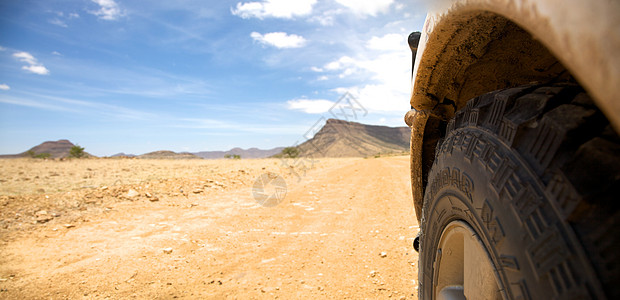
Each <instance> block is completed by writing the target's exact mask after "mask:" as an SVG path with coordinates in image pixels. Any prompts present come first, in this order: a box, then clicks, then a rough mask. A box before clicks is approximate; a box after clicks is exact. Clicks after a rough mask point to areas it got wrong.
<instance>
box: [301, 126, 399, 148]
mask: <svg viewBox="0 0 620 300" xmlns="http://www.w3.org/2000/svg"><path fill="white" fill-rule="evenodd" d="M410 136H411V130H410V129H409V128H408V127H387V126H377V125H366V124H361V123H356V122H347V121H344V120H336V119H329V120H327V122H326V123H325V125H324V126H323V128H321V130H319V132H317V133H316V134H315V135H314V137H313V138H311V139H309V140H307V141H306V142H304V143H302V144H301V145H299V146H298V148H299V150H300V154H301V156H312V157H366V156H372V155H377V154H393V153H402V152H408V151H409V139H410Z"/></svg>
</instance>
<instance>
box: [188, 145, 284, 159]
mask: <svg viewBox="0 0 620 300" xmlns="http://www.w3.org/2000/svg"><path fill="white" fill-rule="evenodd" d="M282 149H284V147H278V148H273V149H268V150H261V149H258V148H250V149H247V150H245V149H241V148H232V149H230V150H228V151H201V152H195V153H193V154H194V155H196V156H200V157H202V158H207V159H218V158H224V156H225V155H239V156H241V158H265V157H270V156H273V155H275V154H278V153H280V152H282Z"/></svg>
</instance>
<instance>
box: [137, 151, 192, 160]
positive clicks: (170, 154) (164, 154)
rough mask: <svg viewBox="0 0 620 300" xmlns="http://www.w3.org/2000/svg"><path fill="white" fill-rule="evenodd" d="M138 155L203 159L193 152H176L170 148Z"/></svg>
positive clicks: (144, 156) (158, 157)
mask: <svg viewBox="0 0 620 300" xmlns="http://www.w3.org/2000/svg"><path fill="white" fill-rule="evenodd" d="M137 157H138V158H144V159H201V157H198V156H196V155H194V154H191V153H187V152H182V153H176V152H173V151H168V150H162V151H154V152H149V153H145V154H142V155H138V156H137Z"/></svg>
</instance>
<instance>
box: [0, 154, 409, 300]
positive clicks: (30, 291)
mask: <svg viewBox="0 0 620 300" xmlns="http://www.w3.org/2000/svg"><path fill="white" fill-rule="evenodd" d="M290 164H293V162H290ZM310 167H311V168H310ZM265 173H268V174H269V173H270V174H272V175H273V174H279V176H281V177H282V178H283V179H284V181H285V182H286V185H287V186H286V197H284V198H283V200H282V202H281V203H280V204H278V205H276V206H273V207H265V206H261V205H259V204H258V203H257V201H256V200H255V198H254V196H253V191H256V190H253V185H254V183H255V180H256V179H257V178H258V177H259V176H260V175H261V174H265ZM408 174H409V173H408V158H407V157H381V158H366V159H365V158H338V159H327V158H325V159H320V160H319V161H315V162H313V164H312V165H310V166H309V167H308V168H306V169H300V168H290V167H288V166H287V165H285V164H282V162H281V161H280V160H278V159H254V160H250V159H247V160H246V159H242V160H138V159H79V160H78V159H74V160H65V161H58V160H35V159H4V160H0V298H3V299H20V298H26V299H31V298H33V299H37V298H38V299H42V298H45V299H66V298H70V299H75V298H89V299H91V298H92V299H100V298H113V299H117V298H123V299H124V298H166V299H169V298H201V299H202V298H208V299H227V298H231V299H262V298H268V299H273V298H279V299H314V298H330V299H331V298H350V299H364V298H367V299H388V298H390V299H417V271H418V270H417V261H418V256H417V253H416V252H415V251H414V250H413V249H412V247H411V242H412V240H413V238H414V237H415V235H416V234H417V231H418V224H417V223H416V219H415V215H414V212H413V205H412V203H411V191H410V185H409V175H408ZM264 192H265V193H267V194H269V193H271V192H270V189H269V188H265V190H264Z"/></svg>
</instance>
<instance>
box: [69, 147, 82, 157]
mask: <svg viewBox="0 0 620 300" xmlns="http://www.w3.org/2000/svg"><path fill="white" fill-rule="evenodd" d="M85 155H86V152H84V147H80V145H75V146H73V147H71V150H69V157H75V158H82V157H84V156H85Z"/></svg>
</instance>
